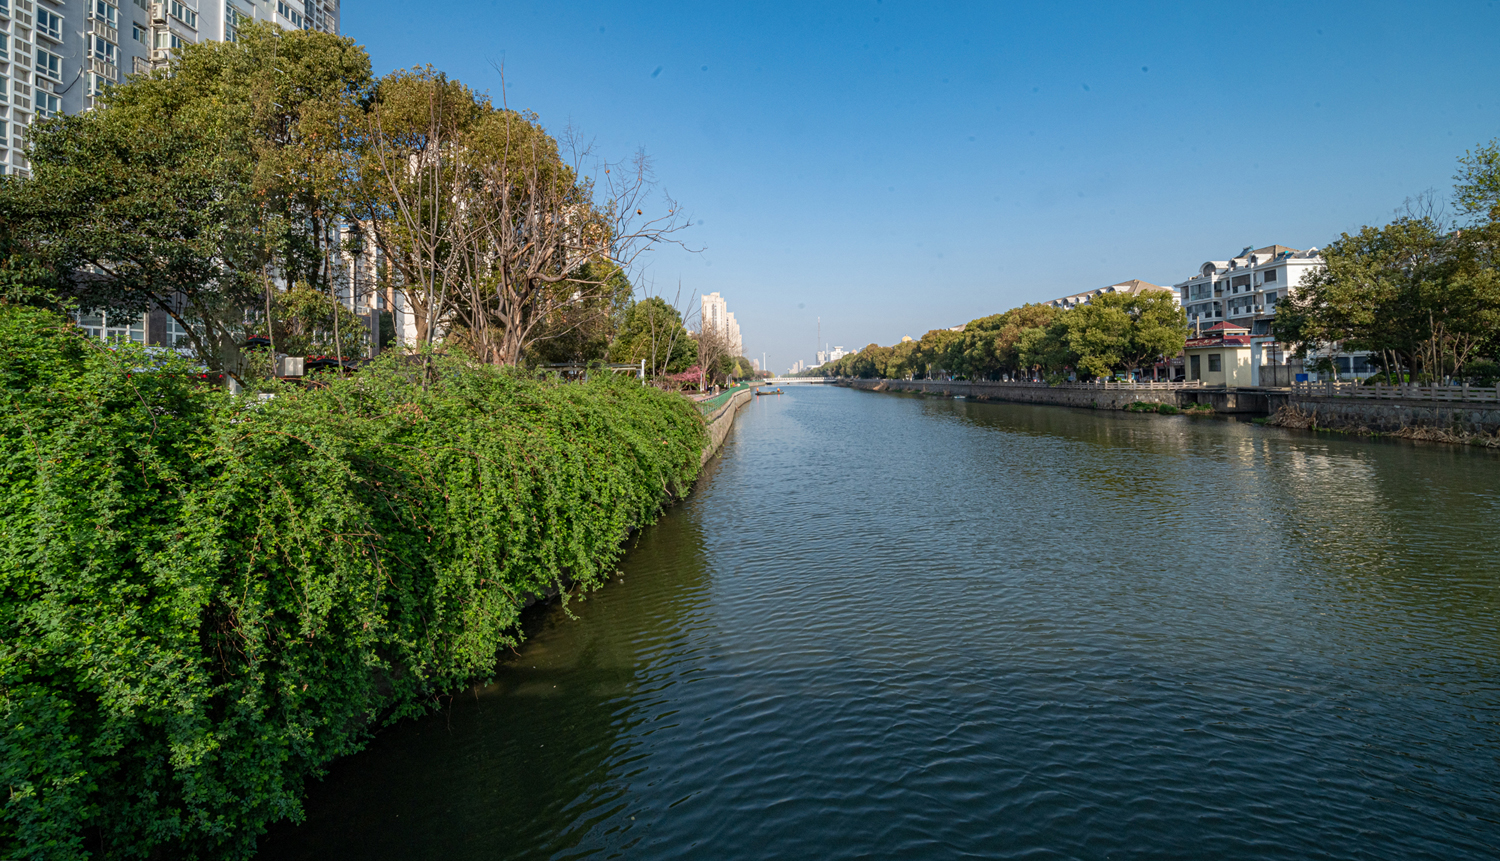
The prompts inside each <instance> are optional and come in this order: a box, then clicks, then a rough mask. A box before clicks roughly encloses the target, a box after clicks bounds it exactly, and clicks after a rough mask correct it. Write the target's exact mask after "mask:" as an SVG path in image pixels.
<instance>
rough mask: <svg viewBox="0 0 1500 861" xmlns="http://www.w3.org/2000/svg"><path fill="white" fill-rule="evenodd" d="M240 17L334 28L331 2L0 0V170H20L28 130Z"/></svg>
mask: <svg viewBox="0 0 1500 861" xmlns="http://www.w3.org/2000/svg"><path fill="white" fill-rule="evenodd" d="M248 21H270V22H273V23H275V24H277V25H279V26H281V27H285V28H288V29H297V30H321V31H323V32H326V33H337V32H338V30H339V0H118V2H116V0H0V120H3V125H4V129H3V134H0V172H5V173H18V174H21V175H23V176H24V175H26V174H27V173H28V166H27V164H26V158H25V155H24V154H23V153H22V143H23V141H24V139H25V134H26V129H27V128H28V127H29V126H30V125H31V124H32V123H33V122H35V121H36V120H39V119H46V118H48V117H51V116H54V115H57V114H76V113H81V112H83V111H86V110H88V109H90V108H92V107H93V106H94V100H95V98H96V97H98V95H99V94H100V93H101V92H103V90H104V88H105V87H107V86H109V85H110V84H115V83H120V82H122V81H124V80H125V78H126V77H128V76H129V75H132V74H135V73H136V72H142V71H146V70H148V69H153V68H160V67H163V66H165V65H166V63H167V61H168V60H169V59H170V57H171V52H172V49H173V48H180V47H182V46H183V45H185V44H189V43H196V42H204V41H216V40H231V41H232V40H233V39H234V38H235V33H236V29H237V28H238V27H239V26H241V25H242V24H243V23H245V22H248Z"/></svg>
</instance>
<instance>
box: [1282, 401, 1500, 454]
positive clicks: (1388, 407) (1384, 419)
mask: <svg viewBox="0 0 1500 861" xmlns="http://www.w3.org/2000/svg"><path fill="white" fill-rule="evenodd" d="M1266 425H1267V426H1269V427H1283V428H1297V429H1303V430H1323V431H1337V432H1338V433H1345V434H1350V435H1352V436H1367V437H1389V438H1393V439H1411V440H1422V441H1424V442H1445V443H1453V444H1455V445H1477V446H1482V447H1485V448H1500V410H1494V409H1484V408H1482V407H1469V408H1465V407H1433V406H1432V405H1430V404H1425V405H1423V404H1407V405H1400V404H1368V403H1363V402H1344V403H1339V402H1327V401H1317V400H1302V399H1299V400H1298V401H1296V402H1294V403H1289V404H1285V405H1282V406H1279V407H1278V408H1277V410H1276V412H1275V413H1274V414H1273V415H1272V416H1271V417H1270V418H1269V419H1268V420H1267V421H1266Z"/></svg>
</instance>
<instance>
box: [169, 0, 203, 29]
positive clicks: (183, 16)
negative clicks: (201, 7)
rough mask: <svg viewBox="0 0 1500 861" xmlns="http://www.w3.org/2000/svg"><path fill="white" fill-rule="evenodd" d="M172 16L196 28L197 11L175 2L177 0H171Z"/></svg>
mask: <svg viewBox="0 0 1500 861" xmlns="http://www.w3.org/2000/svg"><path fill="white" fill-rule="evenodd" d="M172 17H173V18H176V19H177V20H179V21H181V22H182V23H184V24H186V25H188V26H189V27H192V28H193V29H194V30H196V29H198V13H197V12H194V11H193V10H192V9H189V8H188V7H187V6H184V5H183V4H181V3H179V2H177V0H172Z"/></svg>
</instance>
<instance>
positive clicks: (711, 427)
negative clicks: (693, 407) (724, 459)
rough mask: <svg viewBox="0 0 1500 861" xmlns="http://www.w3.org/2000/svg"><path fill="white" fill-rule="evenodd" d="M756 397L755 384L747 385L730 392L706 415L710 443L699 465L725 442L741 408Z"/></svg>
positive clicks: (704, 449) (715, 452) (717, 451)
mask: <svg viewBox="0 0 1500 861" xmlns="http://www.w3.org/2000/svg"><path fill="white" fill-rule="evenodd" d="M754 397H755V386H754V385H747V386H745V387H743V388H740V389H738V390H735V391H731V392H729V396H728V397H727V398H725V399H724V401H723V403H720V404H718V405H717V406H716V407H715V408H714V409H713V411H712V412H710V413H708V414H707V415H706V416H704V423H705V424H706V426H707V430H708V444H707V445H705V446H704V447H703V457H702V459H701V460H700V461H699V465H700V466H701V465H703V464H706V463H708V462H709V460H710V459H712V458H713V456H714V455H715V454H718V453H719V448H720V446H722V445H723V444H724V439H725V438H726V437H728V436H729V431H730V429H731V428H733V427H734V417H735V415H736V414H738V413H739V411H740V408H741V407H743V406H744V405H745V404H747V403H749V402H750V401H751V399H752V398H754Z"/></svg>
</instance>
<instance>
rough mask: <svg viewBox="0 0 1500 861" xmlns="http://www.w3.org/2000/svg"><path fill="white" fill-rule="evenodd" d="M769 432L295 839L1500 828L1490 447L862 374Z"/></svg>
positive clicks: (1227, 850) (546, 842)
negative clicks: (878, 387)
mask: <svg viewBox="0 0 1500 861" xmlns="http://www.w3.org/2000/svg"><path fill="white" fill-rule="evenodd" d="M762 402H764V403H762ZM735 422H736V427H735V431H734V432H733V434H732V435H731V441H730V443H729V444H728V447H727V448H726V449H725V450H724V452H723V453H724V454H725V455H727V456H726V457H722V458H718V459H716V460H715V461H713V462H711V463H710V465H709V467H708V469H709V470H710V472H711V479H709V480H703V479H700V481H699V484H698V485H697V486H695V488H694V489H693V492H692V493H691V494H690V495H689V496H688V497H687V498H686V499H684V500H683V501H682V502H681V503H680V504H677V505H674V506H672V507H671V508H670V509H668V510H667V511H666V512H665V513H664V514H663V516H662V517H661V519H660V520H659V521H658V522H657V523H656V524H655V525H653V526H652V527H651V528H649V529H646V530H643V531H642V532H641V533H640V535H639V538H638V540H635V541H632V542H631V548H630V550H629V551H628V552H627V554H626V556H625V557H623V558H622V559H621V560H620V562H619V564H618V566H617V568H618V571H619V577H620V578H621V579H622V580H623V583H620V584H617V583H615V582H613V581H612V582H611V584H610V586H609V588H606V589H602V590H600V591H598V592H596V593H593V594H591V595H590V596H589V599H588V600H587V601H586V602H581V603H580V602H575V603H573V604H572V605H570V606H569V607H568V611H567V612H566V613H565V612H564V611H563V609H562V608H561V607H554V608H552V609H549V610H540V611H538V612H537V613H536V616H537V618H536V620H535V622H534V624H533V626H532V629H531V632H530V636H529V637H528V641H527V643H526V644H525V645H523V646H521V647H520V648H519V649H518V651H517V653H515V654H510V655H508V657H507V659H506V660H505V661H503V662H502V664H501V666H500V667H498V668H497V670H496V673H495V677H494V684H493V685H488V686H482V687H480V688H478V689H477V690H475V691H474V692H472V693H471V692H467V691H466V692H465V693H464V694H463V695H462V696H459V697H455V698H454V699H453V701H452V702H451V703H449V704H447V705H446V706H445V708H444V709H443V710H442V712H441V713H437V714H431V715H428V716H425V717H423V718H419V719H416V720H412V721H403V722H402V723H401V724H400V725H399V726H393V727H391V728H390V729H389V730H386V731H383V732H382V733H381V734H380V737H379V738H378V739H377V741H376V742H375V743H373V744H371V745H370V746H369V749H368V750H366V751H365V752H363V753H360V754H358V755H357V756H354V757H351V758H349V759H346V760H342V761H340V762H338V763H336V764H335V765H334V767H333V768H332V769H331V771H330V774H329V776H328V777H327V778H326V779H325V780H322V781H319V782H317V783H314V784H312V785H311V786H310V787H309V790H308V800H307V822H306V823H305V824H304V825H303V826H300V827H290V826H288V827H279V828H277V829H276V830H275V833H274V834H273V835H272V836H270V837H268V839H267V840H266V842H265V850H264V851H263V852H262V857H263V858H264V859H266V861H408V859H416V858H442V859H445V861H489V859H493V858H494V857H495V856H496V855H497V854H498V855H503V856H505V857H508V858H518V859H519V858H564V857H566V858H604V857H610V856H612V855H613V856H617V857H621V858H625V859H633V858H657V857H663V858H676V857H683V858H717V857H725V858H737V857H740V856H743V855H745V854H747V853H746V851H745V847H747V846H750V847H754V851H753V853H750V854H754V855H755V856H756V857H767V858H816V859H831V861H848V859H856V858H868V857H876V858H895V857H899V858H901V859H903V861H906V859H915V860H916V861H928V859H933V861H937V859H945V860H946V859H949V858H953V857H956V856H967V857H995V856H997V855H1002V854H1006V853H1009V854H1010V855H1013V856H1017V857H1019V856H1023V855H1025V856H1035V857H1066V858H1103V857H1111V858H1114V857H1119V858H1124V859H1131V861H1140V860H1141V859H1147V858H1225V859H1231V861H1239V859H1258V858H1266V857H1280V856H1285V857H1288V858H1293V857H1311V858H1317V857H1331V858H1336V859H1344V858H1349V859H1353V858H1360V859H1382V861H1384V859H1390V861H1396V859H1400V861H1408V859H1439V858H1444V859H1446V858H1455V857H1456V858H1482V857H1486V852H1487V849H1488V847H1491V846H1494V845H1496V842H1497V840H1496V838H1497V837H1500V826H1497V824H1496V823H1495V822H1494V818H1493V817H1492V816H1488V815H1487V811H1489V810H1490V809H1491V808H1492V807H1493V805H1492V803H1491V802H1492V800H1493V798H1494V792H1495V789H1496V775H1495V769H1494V767H1493V764H1492V763H1490V762H1489V761H1487V760H1486V759H1485V757H1484V756H1476V755H1475V752H1476V751H1489V750H1493V749H1495V748H1496V746H1497V744H1500V726H1497V725H1496V724H1495V723H1494V722H1493V721H1485V720H1476V719H1475V718H1474V716H1475V715H1488V714H1493V713H1494V712H1495V711H1496V709H1497V708H1500V691H1497V690H1496V686H1495V685H1494V684H1493V683H1492V680H1493V679H1494V677H1495V674H1496V672H1497V663H1500V650H1496V649H1495V648H1494V642H1495V635H1494V627H1495V626H1494V620H1493V613H1492V611H1491V608H1492V607H1493V606H1494V602H1495V600H1496V598H1497V596H1500V578H1497V577H1496V575H1495V574H1494V573H1493V572H1492V570H1491V569H1492V568H1493V567H1494V566H1493V564H1487V563H1490V562H1491V561H1492V560H1493V558H1494V556H1495V555H1496V554H1497V553H1500V536H1496V534H1495V529H1494V526H1495V508H1494V506H1495V503H1496V501H1497V491H1496V488H1497V487H1500V460H1497V459H1496V457H1495V456H1493V453H1491V452H1488V451H1482V450H1478V449H1466V448H1461V447H1456V446H1444V447H1438V446H1430V445H1414V444H1413V445H1371V444H1370V443H1369V442H1366V441H1362V440H1357V439H1354V438H1352V437H1342V436H1337V435H1333V434H1323V435H1317V436H1314V435H1312V434H1308V433H1289V432H1279V431H1273V432H1267V431H1265V430H1263V429H1261V428H1259V427H1256V426H1253V425H1251V424H1250V423H1248V422H1242V421H1186V420H1172V421H1168V420H1163V421H1149V420H1146V419H1144V418H1141V417H1138V416H1127V415H1124V414H1123V413H1118V412H1108V411H1103V410H1080V409H1055V408H1049V407H1042V406H1028V405H1018V406H1015V407H1010V406H1005V407H999V408H996V407H993V406H979V407H977V408H976V406H975V404H974V403H973V402H966V401H955V400H952V399H951V398H950V399H940V398H930V399H919V398H915V397H912V396H907V395H903V396H897V397H889V398H887V397H872V396H871V395H870V394H869V393H866V392H859V391H852V390H850V389H847V388H839V387H836V386H831V385H830V386H822V385H818V386H799V387H796V388H791V387H788V394H787V395H785V396H783V397H782V398H780V399H768V398H760V399H758V400H757V401H756V402H754V403H752V404H750V405H749V406H747V407H745V408H743V409H742V410H741V411H740V413H739V414H738V416H737V417H736V419H735ZM1202 512H1208V513H1209V514H1208V515H1201V514H1200V513H1202ZM1163 548H1174V549H1173V550H1172V551H1171V552H1164V551H1163ZM1175 548H1181V550H1180V551H1179V550H1177V549H1175ZM1225 548H1227V549H1225ZM570 614H571V615H570ZM1372 738H1373V739H1378V740H1379V744H1369V743H1368V740H1369V739H1372ZM1226 763H1230V764H1232V767H1231V766H1226ZM1226 769H1228V771H1226ZM1226 773H1229V774H1230V778H1231V779H1226ZM1060 782H1061V783H1063V784H1066V786H1067V791H1066V792H1062V793H1060V792H1059V791H1058V787H1059V785H1060ZM1225 811H1233V815H1226V813H1225ZM831 822H836V823H838V827H837V828H830V827H829V826H828V824H829V823H831ZM1268 835H1269V836H1268ZM1330 835H1332V837H1330ZM1330 841H1332V842H1330ZM1335 844H1336V845H1335ZM1330 846H1334V849H1332V850H1330V849H1329V847H1330ZM1491 854H1492V853H1491Z"/></svg>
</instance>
